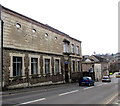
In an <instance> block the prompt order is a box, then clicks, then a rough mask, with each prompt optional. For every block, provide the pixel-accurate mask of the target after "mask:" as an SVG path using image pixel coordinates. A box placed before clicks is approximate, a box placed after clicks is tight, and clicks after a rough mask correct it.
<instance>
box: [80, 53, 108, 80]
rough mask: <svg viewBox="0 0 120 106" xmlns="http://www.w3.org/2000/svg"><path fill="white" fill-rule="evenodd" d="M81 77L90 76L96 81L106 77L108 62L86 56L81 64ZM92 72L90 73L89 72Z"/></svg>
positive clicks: (93, 56)
mask: <svg viewBox="0 0 120 106" xmlns="http://www.w3.org/2000/svg"><path fill="white" fill-rule="evenodd" d="M82 70H83V76H92V77H93V78H94V79H95V80H96V81H98V80H100V79H101V78H102V76H104V75H108V74H109V72H108V62H107V61H106V59H104V58H101V57H99V56H96V55H92V56H88V57H87V58H86V59H83V62H82ZM91 70H92V71H91Z"/></svg>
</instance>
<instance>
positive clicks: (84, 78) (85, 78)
mask: <svg viewBox="0 0 120 106" xmlns="http://www.w3.org/2000/svg"><path fill="white" fill-rule="evenodd" d="M83 80H91V78H89V77H83Z"/></svg>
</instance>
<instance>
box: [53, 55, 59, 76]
mask: <svg viewBox="0 0 120 106" xmlns="http://www.w3.org/2000/svg"><path fill="white" fill-rule="evenodd" d="M55 60H59V74H61V59H60V58H56V57H54V75H56V74H57V73H56V71H55Z"/></svg>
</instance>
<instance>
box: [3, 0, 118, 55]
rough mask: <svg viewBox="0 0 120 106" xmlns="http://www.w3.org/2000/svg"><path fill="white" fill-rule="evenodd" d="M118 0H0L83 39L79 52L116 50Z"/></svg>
mask: <svg viewBox="0 0 120 106" xmlns="http://www.w3.org/2000/svg"><path fill="white" fill-rule="evenodd" d="M118 1H119V0H1V5H3V6H5V7H7V8H9V9H11V10H13V11H16V12H18V13H20V14H23V15H25V16H27V17H30V18H32V19H34V20H37V21H39V22H41V23H43V24H48V25H50V26H52V27H53V28H56V29H58V30H60V31H62V32H64V33H66V34H68V35H69V36H71V37H73V38H75V39H78V40H80V41H82V44H81V45H82V55H92V54H95V53H96V54H106V53H110V54H112V53H117V52H118Z"/></svg>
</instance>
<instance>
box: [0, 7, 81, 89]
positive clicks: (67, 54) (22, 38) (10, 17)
mask: <svg viewBox="0 0 120 106" xmlns="http://www.w3.org/2000/svg"><path fill="white" fill-rule="evenodd" d="M1 35H2V36H3V87H4V88H9V89H12V88H19V87H28V86H38V85H45V84H56V83H67V82H71V81H74V80H76V79H78V78H79V77H80V76H82V71H81V61H82V60H81V59H82V55H81V41H79V40H76V39H74V38H72V37H70V36H69V35H67V34H65V33H63V32H61V31H59V30H57V29H55V28H53V27H51V26H49V25H45V24H42V23H40V22H38V21H35V20H33V19H31V18H28V17H26V16H24V15H21V14H19V13H17V12H15V11H12V10H10V9H8V8H6V7H3V6H1Z"/></svg>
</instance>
